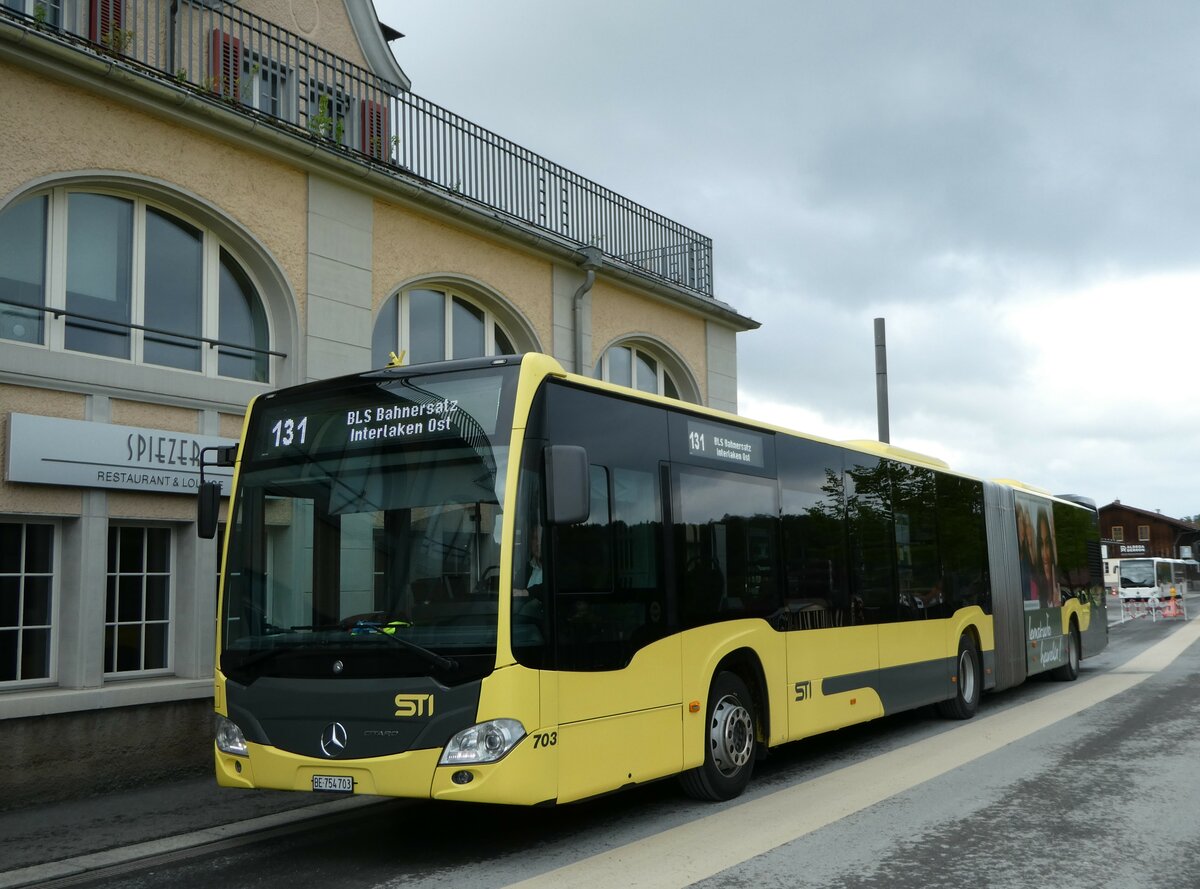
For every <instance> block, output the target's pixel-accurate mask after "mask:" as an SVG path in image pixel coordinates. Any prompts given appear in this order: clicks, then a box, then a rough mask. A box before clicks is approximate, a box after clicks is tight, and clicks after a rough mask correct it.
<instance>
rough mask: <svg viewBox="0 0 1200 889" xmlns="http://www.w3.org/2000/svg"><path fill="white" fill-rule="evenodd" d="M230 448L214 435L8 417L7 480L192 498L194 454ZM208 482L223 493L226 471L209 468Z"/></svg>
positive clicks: (195, 471) (228, 474)
mask: <svg viewBox="0 0 1200 889" xmlns="http://www.w3.org/2000/svg"><path fill="white" fill-rule="evenodd" d="M232 444H237V442H236V441H234V440H232V439H228V438H219V437H217V436H215V435H193V434H191V433H187V432H170V431H167V430H164V429H142V428H139V427H136V426H114V425H111V424H109V423H94V422H90V421H88V420H65V419H62V418H60V417H39V416H34V415H32V414H12V415H11V417H10V419H9V426H8V480H9V481H13V482H30V483H33V484H39V485H70V486H78V487H82V488H115V489H118V490H123V491H162V492H166V493H170V494H194V493H195V492H196V488H197V486H198V485H199V483H200V449H201V448H207V447H216V446H220V445H232ZM210 476H211V477H212V479H213V480H214V481H219V482H220V483H221V488H222V490H223V491H224V492H225V493H226V494H228V493H229V486H230V480H231V479H232V477H233V470H232V469H227V468H220V467H215V466H214V467H209V468H207V469H205V477H206V478H208V477H210Z"/></svg>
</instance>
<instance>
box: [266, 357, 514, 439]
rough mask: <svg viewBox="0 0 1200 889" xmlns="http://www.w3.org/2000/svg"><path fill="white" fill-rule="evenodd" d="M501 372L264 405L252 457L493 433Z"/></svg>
mask: <svg viewBox="0 0 1200 889" xmlns="http://www.w3.org/2000/svg"><path fill="white" fill-rule="evenodd" d="M503 382H504V377H503V375H502V374H495V375H485V376H472V377H461V378H452V379H431V378H421V379H412V378H409V379H407V380H397V381H394V382H393V381H388V382H384V383H378V384H372V385H370V386H368V387H364V388H361V389H357V390H355V391H353V392H350V393H347V394H346V395H345V396H344V397H339V398H336V399H331V398H328V397H325V398H320V399H315V400H313V401H312V402H310V403H307V404H305V403H300V402H294V401H293V402H290V403H287V404H281V405H279V406H278V407H276V406H273V405H269V404H268V405H267V406H266V407H265V408H264V409H263V411H262V413H261V414H260V415H259V418H258V422H257V424H256V429H257V432H256V435H255V445H256V446H255V449H254V450H255V455H256V456H259V457H273V456H281V455H283V454H285V453H294V452H296V451H304V452H309V453H312V452H316V451H322V452H328V451H340V450H345V449H353V448H357V447H371V446H379V445H388V444H396V445H404V444H409V443H414V442H421V441H427V440H437V439H444V438H448V437H453V436H457V437H463V438H468V439H471V438H475V437H477V436H478V437H482V436H491V435H493V434H495V432H496V424H497V418H498V417H499V415H500V399H501V391H502V388H503Z"/></svg>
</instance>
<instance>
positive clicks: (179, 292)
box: [0, 187, 270, 383]
mask: <svg viewBox="0 0 1200 889" xmlns="http://www.w3.org/2000/svg"><path fill="white" fill-rule="evenodd" d="M0 339H5V340H14V341H17V342H23V343H29V344H34V345H43V346H47V347H48V348H50V349H52V350H64V351H70V352H85V353H89V354H92V355H102V356H105V357H109V358H118V359H123V360H127V361H132V362H134V363H137V364H147V365H157V366H160V367H171V368H176V369H178V370H185V371H193V372H195V373H202V374H205V375H208V376H221V377H232V378H236V379H243V380H253V381H255V382H263V383H265V382H270V362H269V358H270V354H269V351H268V350H269V348H270V346H269V343H270V334H269V329H268V324H267V315H266V312H265V310H264V308H263V304H262V300H261V299H260V297H259V291H258V288H257V287H256V286H255V284H254V282H253V280H252V279H251V277H250V275H249V274H248V273H247V272H246V270H245V269H244V268H243V267H242V265H241V264H240V263H239V262H238V260H237V258H236V257H235V256H234V255H233V253H232V252H231V251H230V250H229V249H228V248H227V247H226V246H225V245H224V244H222V243H221V241H220V240H219V239H218V238H217V237H216V235H215V234H214V233H212V232H211V231H208V230H206V229H205V228H203V227H201V226H198V225H196V224H194V223H193V222H190V221H188V220H187V219H184V218H182V217H180V216H179V215H177V214H176V213H174V212H173V211H170V210H167V209H164V208H162V207H160V206H157V205H155V204H152V203H149V202H147V201H146V200H144V199H143V198H141V197H133V196H128V195H123V194H119V193H113V192H104V191H99V190H82V189H77V188H68V187H57V188H53V189H51V190H49V191H47V192H43V193H40V194H35V195H32V196H29V197H25V198H22V199H21V200H18V201H16V202H14V203H13V204H10V205H9V206H8V207H6V208H5V209H4V210H3V211H2V212H0Z"/></svg>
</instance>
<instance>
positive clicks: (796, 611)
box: [779, 436, 862, 629]
mask: <svg viewBox="0 0 1200 889" xmlns="http://www.w3.org/2000/svg"><path fill="white" fill-rule="evenodd" d="M842 454H843V451H842V450H841V449H840V448H836V447H834V446H832V445H827V444H822V443H820V442H812V441H805V440H803V439H794V438H785V437H782V436H780V437H779V481H780V485H781V487H782V498H783V502H782V513H783V515H782V524H783V565H784V574H785V578H786V581H785V588H784V598H785V602H786V607H787V615H788V623H787V626H788V627H789V629H821V628H825V627H841V626H847V625H849V624H851V623H854V619H855V614H856V612H855V611H854V610H852V609H851V607H850V595H849V591H848V589H847V583H846V502H845V490H844V489H845V479H844V477H843V475H842ZM857 616H858V619H859V620H860V621H861V619H862V613H861V609H859V610H858V612H857Z"/></svg>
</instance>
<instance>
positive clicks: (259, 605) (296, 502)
mask: <svg viewBox="0 0 1200 889" xmlns="http://www.w3.org/2000/svg"><path fill="white" fill-rule="evenodd" d="M515 375H516V368H511V369H500V370H494V369H491V368H489V369H488V370H487V372H486V373H473V374H469V375H463V374H459V375H451V374H439V375H436V376H434V375H429V376H425V377H421V376H402V377H399V378H396V377H395V376H394V375H392V376H388V377H387V378H382V379H380V380H379V381H371V382H369V383H368V384H367V385H364V386H363V387H362V388H361V389H356V390H353V391H349V392H347V391H346V390H345V389H342V390H341V391H339V392H338V393H336V395H335V394H327V395H324V396H322V395H321V393H320V389H319V387H317V388H316V389H315V390H313V389H306V390H301V391H300V392H299V393H296V394H292V395H289V397H288V399H287V401H285V402H284V401H278V400H271V399H264V400H263V402H261V403H260V404H256V405H255V409H254V413H253V415H252V418H251V422H250V424H249V427H248V430H247V440H246V442H245V443H244V445H243V449H242V453H243V457H242V465H241V470H240V473H239V480H238V488H237V492H236V498H235V502H234V507H233V514H232V519H231V520H232V522H233V526H234V527H233V532H232V534H231V535H230V541H231V542H230V547H229V551H228V554H227V558H226V565H227V569H226V577H225V590H224V598H223V602H224V611H223V614H222V634H221V669H222V670H223V671H224V672H225V674H226V675H227V676H229V677H230V678H232V679H235V680H237V681H242V682H251V681H253V680H255V679H257V678H258V677H260V676H274V677H303V676H321V677H330V678H332V677H333V676H334V675H335V674H339V675H342V674H344V675H345V676H347V677H351V676H353V677H359V678H364V677H392V676H423V675H429V676H434V677H435V678H437V679H438V681H440V682H442V683H443V684H447V685H452V684H455V683H458V682H464V681H468V680H470V679H478V678H480V677H481V676H485V675H487V674H488V673H490V672H491V669H492V667H493V666H494V663H495V653H496V616H497V612H498V604H497V599H498V591H499V564H500V543H499V541H500V521H501V515H502V512H503V509H504V491H503V480H504V473H505V469H506V465H507V455H508V434H509V431H508V429H509V424H510V422H511V420H510V417H511V401H512V398H511V395H512V392H511V390H512V388H513V386H514V384H515ZM305 392H310V393H311V394H310V395H309V397H308V398H305V397H304V394H305ZM501 439H502V441H501ZM331 671H332V672H331Z"/></svg>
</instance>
